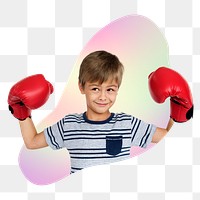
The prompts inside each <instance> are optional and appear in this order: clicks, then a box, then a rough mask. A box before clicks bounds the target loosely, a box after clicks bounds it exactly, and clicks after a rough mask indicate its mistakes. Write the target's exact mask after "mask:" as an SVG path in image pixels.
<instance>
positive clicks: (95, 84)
mask: <svg viewBox="0 0 200 200" xmlns="http://www.w3.org/2000/svg"><path fill="white" fill-rule="evenodd" d="M92 86H96V87H99V86H101V84H98V83H91V84H89V87H92ZM107 87H116V88H118V85H115V84H112V85H108V86H107Z"/></svg>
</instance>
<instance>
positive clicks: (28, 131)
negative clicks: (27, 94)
mask: <svg viewBox="0 0 200 200" xmlns="http://www.w3.org/2000/svg"><path fill="white" fill-rule="evenodd" d="M19 125H20V129H21V134H22V137H23V140H24V144H25V146H26V148H27V149H39V148H43V147H47V146H48V144H47V142H46V139H45V136H44V131H42V132H41V133H37V131H36V128H35V125H34V123H33V121H32V119H31V118H26V119H25V120H23V121H19Z"/></svg>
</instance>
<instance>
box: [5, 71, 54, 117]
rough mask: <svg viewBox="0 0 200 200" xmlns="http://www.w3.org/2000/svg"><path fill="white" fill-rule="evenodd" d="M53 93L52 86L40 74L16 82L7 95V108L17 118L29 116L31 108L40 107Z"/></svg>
mask: <svg viewBox="0 0 200 200" xmlns="http://www.w3.org/2000/svg"><path fill="white" fill-rule="evenodd" d="M52 93H53V86H52V85H51V83H49V82H48V81H47V80H45V78H44V76H43V75H42V74H36V75H32V76H29V77H27V78H24V79H22V80H21V81H19V82H17V83H16V84H15V85H14V86H13V87H12V88H11V89H10V92H9V95H8V104H9V110H10V111H11V113H12V114H13V115H14V117H16V118H17V119H19V120H24V119H26V118H27V117H30V116H31V110H32V109H37V108H39V107H41V106H42V105H43V104H44V103H45V102H46V101H47V100H48V98H49V95H50V94H52Z"/></svg>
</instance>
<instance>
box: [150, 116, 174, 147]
mask: <svg viewBox="0 0 200 200" xmlns="http://www.w3.org/2000/svg"><path fill="white" fill-rule="evenodd" d="M173 124H174V121H173V119H172V118H170V119H169V122H168V124H167V127H166V128H159V127H157V128H156V131H155V133H154V135H153V137H152V143H158V142H159V141H160V140H162V138H163V137H165V136H166V134H167V133H168V132H169V130H170V129H171V127H172V126H173Z"/></svg>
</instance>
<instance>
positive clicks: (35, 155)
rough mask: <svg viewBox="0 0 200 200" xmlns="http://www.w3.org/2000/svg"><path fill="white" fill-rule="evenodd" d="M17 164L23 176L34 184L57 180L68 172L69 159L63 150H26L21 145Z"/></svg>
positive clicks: (49, 182) (44, 183)
mask: <svg viewBox="0 0 200 200" xmlns="http://www.w3.org/2000/svg"><path fill="white" fill-rule="evenodd" d="M19 166H20V168H21V170H22V172H23V174H24V176H25V177H26V178H27V179H28V180H29V181H30V182H32V183H34V184H36V185H47V184H51V183H54V182H57V181H59V180H61V179H63V178H64V177H66V176H68V175H69V174H70V159H69V155H67V152H66V151H65V150H58V151H54V150H52V149H50V148H48V147H47V148H44V149H38V150H28V149H26V147H25V146H23V147H22V149H21V152H20V155H19Z"/></svg>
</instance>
